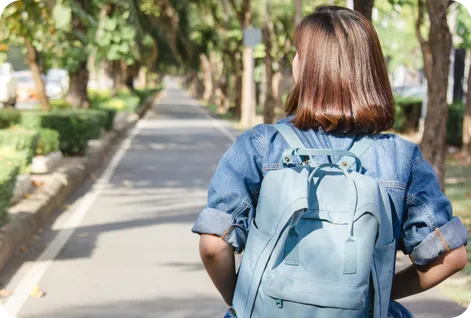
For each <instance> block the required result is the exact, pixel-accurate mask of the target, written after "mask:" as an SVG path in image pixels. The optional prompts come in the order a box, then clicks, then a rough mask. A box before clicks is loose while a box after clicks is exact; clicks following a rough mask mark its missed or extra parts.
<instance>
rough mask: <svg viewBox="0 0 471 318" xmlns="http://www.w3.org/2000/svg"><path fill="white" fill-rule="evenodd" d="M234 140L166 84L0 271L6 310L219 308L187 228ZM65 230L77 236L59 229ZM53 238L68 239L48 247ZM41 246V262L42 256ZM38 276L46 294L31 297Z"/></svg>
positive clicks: (431, 313)
mask: <svg viewBox="0 0 471 318" xmlns="http://www.w3.org/2000/svg"><path fill="white" fill-rule="evenodd" d="M218 127H219V128H218ZM230 143H231V140H230V136H228V134H227V131H225V130H224V129H221V128H220V126H218V125H216V124H215V122H214V121H213V120H211V119H210V118H209V117H208V116H207V115H206V113H205V111H203V110H202V109H200V108H199V107H198V106H197V105H196V103H195V102H194V101H193V100H191V99H190V98H188V97H185V95H184V94H183V92H182V91H181V90H178V89H176V88H175V87H172V86H171V87H170V88H168V89H167V90H166V96H165V97H164V98H163V99H162V100H161V101H160V102H159V103H158V104H157V105H156V106H155V108H154V109H153V110H152V111H151V112H150V114H149V116H148V117H147V118H146V119H145V120H143V121H142V122H141V123H140V124H139V129H138V131H136V135H135V137H134V139H133V140H129V145H128V146H129V147H128V149H124V150H123V149H122V150H121V154H122V155H124V156H123V157H122V159H121V160H120V161H119V162H118V161H117V160H114V161H115V162H113V161H112V162H111V164H110V166H109V167H108V168H107V169H106V170H105V172H104V175H105V176H104V177H103V179H100V180H99V181H100V182H101V183H99V185H100V187H98V188H97V185H96V184H95V186H94V185H93V182H92V181H89V182H88V183H87V184H86V185H85V186H84V187H83V188H82V189H81V190H80V191H79V192H78V193H77V195H76V196H75V197H74V198H72V201H71V204H72V206H71V207H70V208H68V209H65V211H59V212H58V215H57V219H56V220H55V222H54V224H52V225H51V227H50V228H46V229H45V230H44V232H43V233H42V235H41V238H40V239H39V240H37V241H36V242H35V243H33V244H32V245H31V246H30V251H29V252H27V253H25V254H21V255H18V256H17V257H15V258H14V259H13V261H12V262H10V264H9V266H8V267H7V268H6V269H5V270H4V271H2V273H1V274H0V282H1V283H3V286H7V289H10V290H12V291H15V293H16V294H15V295H14V297H12V298H10V299H9V301H8V302H7V303H6V307H7V310H8V309H12V310H17V309H18V311H17V312H18V317H20V318H40V317H41V318H63V317H70V318H79V317H114V318H115V317H166V318H167V317H168V318H190V317H191V318H195V317H201V318H203V317H204V318H208V317H222V315H223V313H224V311H225V305H224V304H223V302H222V301H221V300H220V297H219V296H218V295H217V292H216V290H215V289H214V288H213V286H212V284H211V282H210V281H209V279H208V278H207V275H206V273H205V272H204V269H203V267H202V265H201V263H200V260H199V256H198V238H197V236H196V235H193V234H192V233H191V232H190V229H191V226H192V223H193V221H194V219H195V217H196V216H197V214H198V212H199V211H200V210H201V208H202V207H203V206H204V204H205V202H206V189H207V186H208V183H209V181H210V179H211V176H212V173H213V171H214V169H215V167H216V164H217V162H218V160H219V158H220V157H221V155H222V154H223V152H224V151H225V150H226V149H227V147H228V146H229V144H230ZM126 144H127V143H126V142H125V143H124V145H125V146H126ZM119 152H120V151H118V153H119ZM118 159H119V155H118ZM114 163H117V165H114ZM114 168H115V170H113V169H114ZM93 186H94V187H93ZM97 189H98V190H97ZM87 192H88V193H89V194H90V193H92V194H93V193H95V194H96V195H95V196H93V195H92V196H90V195H88V196H86V195H85V194H86V193H87ZM80 215H82V216H83V218H81V217H80ZM66 224H69V226H66ZM70 224H73V225H74V226H70ZM67 227H68V228H69V229H67ZM63 228H66V229H65V230H62V231H60V229H63ZM67 231H70V235H71V237H70V240H68V241H67V242H65V241H61V239H58V237H60V235H62V234H64V233H65V234H67ZM65 238H67V236H65ZM54 244H59V247H60V246H61V244H65V246H64V247H63V248H62V249H60V248H59V249H58V250H60V252H59V253H58V254H57V255H55V254H54V253H52V254H50V253H49V254H48V253H46V255H45V254H44V253H43V252H44V250H45V249H46V248H50V247H51V246H52V245H54ZM41 253H43V254H42V262H41V263H38V262H35V260H37V259H38V258H39V257H40V255H41ZM36 283H37V285H38V286H39V288H40V289H41V290H43V291H44V292H46V296H45V297H43V298H39V299H37V298H32V297H27V293H28V292H29V290H30V289H29V287H31V286H30V285H32V284H36ZM24 286H29V287H27V288H26V287H24ZM25 291H26V293H25ZM433 295H435V294H433ZM434 297H435V296H434ZM407 303H408V305H411V307H413V308H414V312H415V313H416V314H417V317H427V318H430V317H447V318H448V317H454V316H456V315H458V314H460V313H462V312H463V309H462V308H460V307H457V306H456V305H454V304H453V303H452V302H449V301H446V300H443V298H442V297H441V298H439V299H434V298H433V297H432V298H431V299H428V298H419V299H414V300H412V302H411V301H408V302H407Z"/></svg>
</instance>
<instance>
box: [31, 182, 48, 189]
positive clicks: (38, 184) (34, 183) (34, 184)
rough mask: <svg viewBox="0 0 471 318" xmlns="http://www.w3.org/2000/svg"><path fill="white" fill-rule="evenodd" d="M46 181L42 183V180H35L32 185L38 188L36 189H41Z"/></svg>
mask: <svg viewBox="0 0 471 318" xmlns="http://www.w3.org/2000/svg"><path fill="white" fill-rule="evenodd" d="M44 183H45V182H44V181H40V180H33V181H31V184H32V185H33V186H34V187H36V188H40V187H42V186H43V185H44Z"/></svg>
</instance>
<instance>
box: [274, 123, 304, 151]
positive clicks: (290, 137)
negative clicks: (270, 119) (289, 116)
mask: <svg viewBox="0 0 471 318" xmlns="http://www.w3.org/2000/svg"><path fill="white" fill-rule="evenodd" d="M272 126H273V127H275V128H276V129H277V130H278V131H279V133H280V134H281V135H282V136H283V138H284V139H285V140H286V142H287V143H288V145H289V146H290V147H291V148H295V149H298V148H305V146H304V144H303V142H302V141H301V139H299V137H298V136H297V135H296V133H295V132H294V130H293V129H292V128H291V127H290V126H288V125H287V124H275V125H272Z"/></svg>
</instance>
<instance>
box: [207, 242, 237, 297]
mask: <svg viewBox="0 0 471 318" xmlns="http://www.w3.org/2000/svg"><path fill="white" fill-rule="evenodd" d="M200 256H201V260H202V261H203V264H204V267H205V268H206V271H207V272H208V274H209V277H210V278H211V280H212V281H213V283H214V285H215V286H216V288H217V289H218V290H219V293H221V295H222V297H223V298H224V301H225V302H226V304H227V305H229V306H232V298H233V297H234V290H235V286H236V280H237V278H236V271H235V259H234V249H233V248H232V246H230V245H229V244H227V243H226V242H225V241H224V240H223V239H221V238H220V237H218V236H215V235H207V234H202V235H201V238H200Z"/></svg>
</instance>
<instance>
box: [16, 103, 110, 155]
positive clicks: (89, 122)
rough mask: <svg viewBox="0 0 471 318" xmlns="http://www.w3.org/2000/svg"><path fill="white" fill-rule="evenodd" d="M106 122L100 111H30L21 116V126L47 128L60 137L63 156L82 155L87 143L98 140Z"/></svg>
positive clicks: (104, 115)
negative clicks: (54, 131)
mask: <svg viewBox="0 0 471 318" xmlns="http://www.w3.org/2000/svg"><path fill="white" fill-rule="evenodd" d="M106 121H107V117H106V114H104V113H103V112H102V111H98V110H91V109H83V110H56V111H51V112H42V111H30V112H24V113H23V114H22V121H21V123H22V125H23V126H25V127H28V128H36V129H38V128H49V129H53V130H56V131H57V132H58V133H59V136H60V150H61V151H62V153H63V154H65V155H83V154H85V152H86V151H87V147H88V141H89V140H91V139H96V138H99V137H100V135H101V131H102V129H103V128H104V127H105V125H106Z"/></svg>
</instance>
